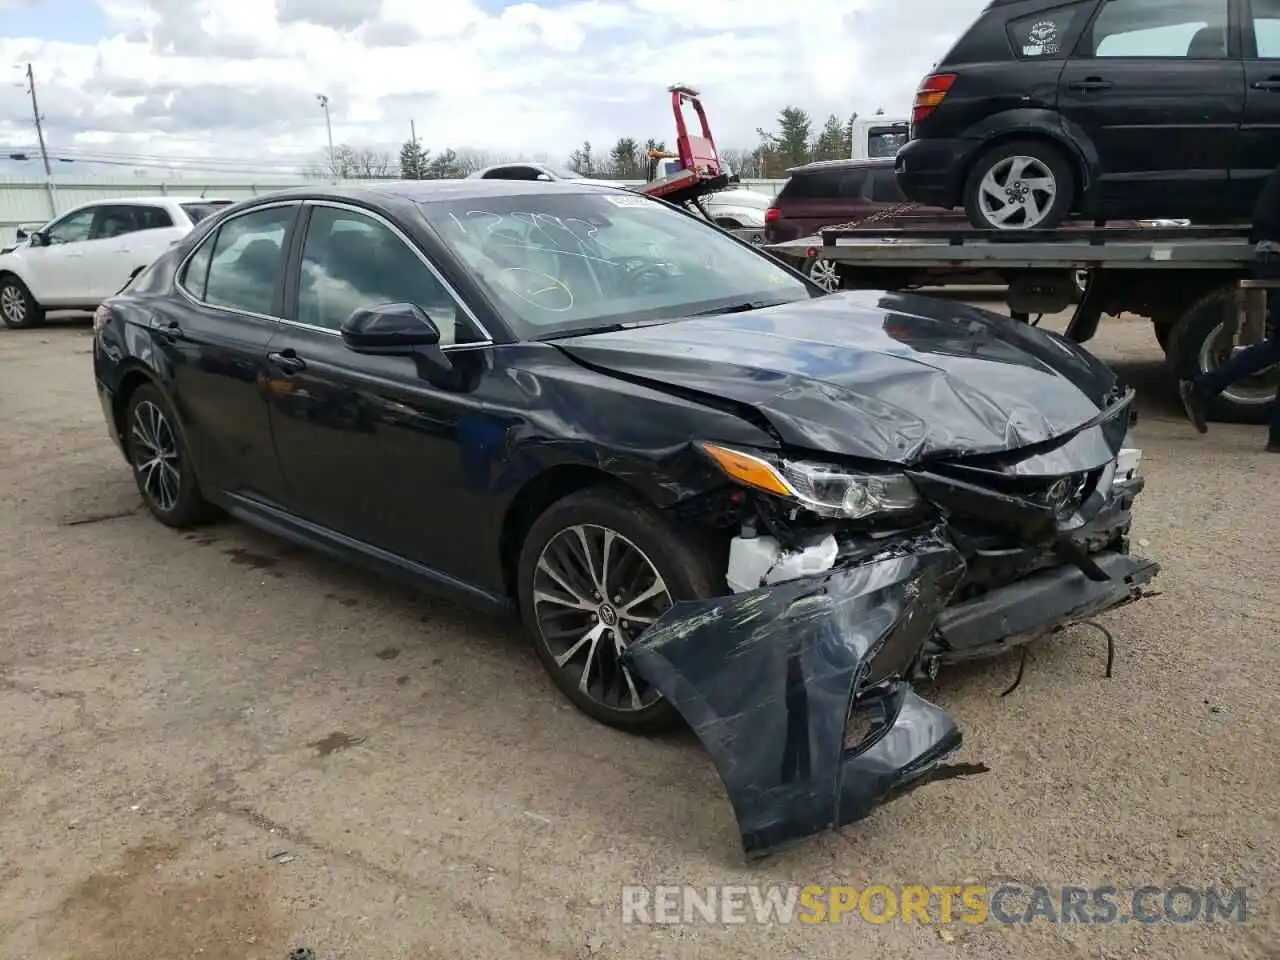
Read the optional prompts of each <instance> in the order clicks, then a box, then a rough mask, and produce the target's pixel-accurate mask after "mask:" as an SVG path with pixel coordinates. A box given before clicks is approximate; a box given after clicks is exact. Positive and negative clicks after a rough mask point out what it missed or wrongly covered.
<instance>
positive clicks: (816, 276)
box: [804, 257, 843, 293]
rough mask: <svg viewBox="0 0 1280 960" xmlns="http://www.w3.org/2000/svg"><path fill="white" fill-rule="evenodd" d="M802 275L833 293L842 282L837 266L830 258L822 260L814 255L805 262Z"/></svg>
mask: <svg viewBox="0 0 1280 960" xmlns="http://www.w3.org/2000/svg"><path fill="white" fill-rule="evenodd" d="M804 275H805V276H806V277H808V278H809V279H810V280H812V281H813V282H814V283H816V284H817V285H818V286H820V287H822V289H824V290H826V291H827V292H828V293H835V292H836V291H837V290H839V289H840V287H841V285H842V284H843V280H842V279H841V277H840V269H839V267H837V266H836V265H835V264H834V263H832V262H831V261H830V260H823V259H822V258H821V257H815V258H813V259H811V260H807V261H806V262H805V266H804Z"/></svg>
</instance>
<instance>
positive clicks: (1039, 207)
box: [978, 156, 1058, 230]
mask: <svg viewBox="0 0 1280 960" xmlns="http://www.w3.org/2000/svg"><path fill="white" fill-rule="evenodd" d="M1057 198H1058V180H1057V177H1055V176H1054V175H1053V171H1052V170H1050V169H1049V168H1048V166H1046V165H1045V163H1044V161H1042V160H1037V159H1036V158H1035V157H1022V156H1014V157H1005V158H1004V159H1003V160H1001V161H1000V162H999V163H997V164H995V165H994V166H993V167H992V168H991V169H990V170H988V171H987V173H986V176H984V177H983V178H982V182H981V183H980V184H979V185H978V206H979V208H980V209H981V210H982V216H983V218H984V219H985V220H986V221H987V222H988V223H990V224H991V225H993V226H994V227H995V228H996V229H998V230H1030V229H1032V228H1034V227H1036V226H1038V225H1039V224H1041V223H1043V222H1044V220H1045V218H1046V217H1047V216H1048V215H1049V211H1050V210H1052V209H1053V204H1054V201H1055V200H1056V199H1057Z"/></svg>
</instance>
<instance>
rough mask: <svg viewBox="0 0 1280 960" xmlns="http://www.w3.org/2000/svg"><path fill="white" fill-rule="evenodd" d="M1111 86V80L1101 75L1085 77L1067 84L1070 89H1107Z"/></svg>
mask: <svg viewBox="0 0 1280 960" xmlns="http://www.w3.org/2000/svg"><path fill="white" fill-rule="evenodd" d="M1110 86H1111V81H1110V80H1103V79H1102V78H1101V77H1085V78H1084V79H1083V80H1075V81H1073V82H1071V83H1068V84H1067V89H1068V90H1106V89H1107V88H1109V87H1110Z"/></svg>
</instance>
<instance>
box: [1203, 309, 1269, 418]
mask: <svg viewBox="0 0 1280 960" xmlns="http://www.w3.org/2000/svg"><path fill="white" fill-rule="evenodd" d="M1249 346H1250V344H1240V345H1236V344H1234V343H1232V340H1231V337H1230V336H1229V335H1228V333H1227V329H1226V324H1224V323H1220V324H1218V326H1216V327H1214V329H1213V332H1212V333H1211V334H1209V336H1207V337H1205V338H1204V342H1203V343H1202V344H1201V345H1200V356H1199V357H1198V366H1199V368H1200V372H1201V373H1212V372H1214V371H1216V370H1219V369H1221V368H1222V367H1223V366H1225V365H1226V363H1227V361H1228V360H1230V359H1231V357H1233V356H1234V355H1235V354H1237V353H1239V352H1240V351H1241V350H1245V349H1248V347H1249ZM1277 386H1280V364H1277V365H1273V366H1270V367H1267V368H1266V369H1264V370H1260V371H1259V372H1258V373H1255V374H1254V375H1253V376H1251V377H1244V378H1242V379H1240V380H1237V381H1236V382H1235V383H1233V384H1231V386H1229V387H1227V389H1225V390H1223V391H1222V397H1223V399H1224V400H1228V401H1230V402H1231V403H1234V404H1238V405H1240V406H1247V407H1253V406H1265V405H1266V404H1269V403H1271V402H1272V401H1273V400H1274V399H1275V395H1276V388H1277Z"/></svg>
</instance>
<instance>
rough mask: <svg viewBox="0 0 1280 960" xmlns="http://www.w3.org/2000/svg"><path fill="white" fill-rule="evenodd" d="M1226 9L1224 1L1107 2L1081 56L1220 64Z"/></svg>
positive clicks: (1225, 24)
mask: <svg viewBox="0 0 1280 960" xmlns="http://www.w3.org/2000/svg"><path fill="white" fill-rule="evenodd" d="M1227 5H1228V0H1178V2H1177V3H1171V2H1169V0H1107V3H1106V5H1105V6H1104V7H1103V8H1102V10H1101V12H1100V13H1099V14H1098V17H1097V19H1096V20H1094V22H1093V29H1092V30H1091V31H1090V34H1091V36H1090V37H1089V40H1088V42H1087V43H1086V44H1085V49H1084V50H1083V51H1081V55H1082V56H1086V57H1088V56H1092V57H1100V58H1102V57H1152V58H1156V57H1159V58H1170V59H1179V60H1222V59H1225V58H1226V56H1227Z"/></svg>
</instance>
